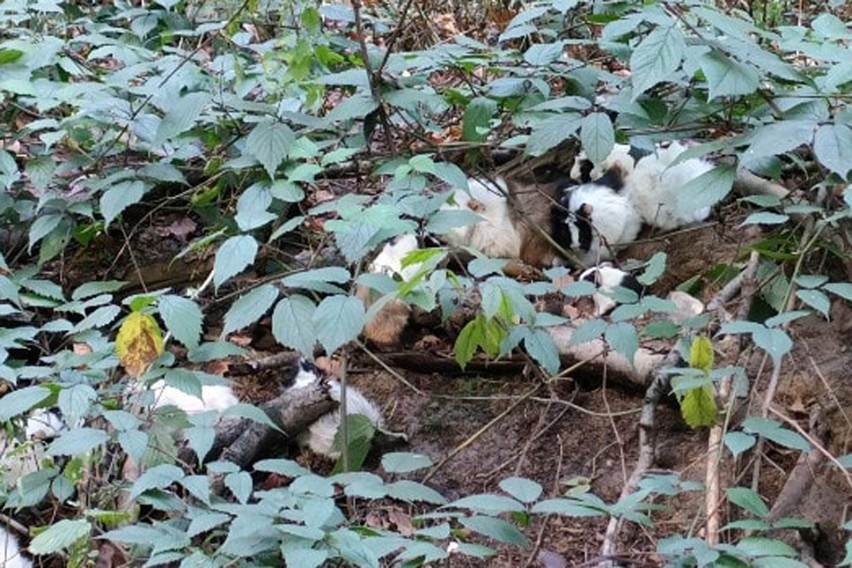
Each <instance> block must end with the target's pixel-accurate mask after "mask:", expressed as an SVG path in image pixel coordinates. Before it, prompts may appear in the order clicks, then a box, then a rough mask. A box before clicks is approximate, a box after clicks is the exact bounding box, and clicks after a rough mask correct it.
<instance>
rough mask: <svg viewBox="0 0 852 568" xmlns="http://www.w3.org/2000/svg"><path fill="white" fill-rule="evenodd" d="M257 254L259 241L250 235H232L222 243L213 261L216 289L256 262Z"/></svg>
mask: <svg viewBox="0 0 852 568" xmlns="http://www.w3.org/2000/svg"><path fill="white" fill-rule="evenodd" d="M256 255H257V241H256V240H254V237H250V236H249V235H239V236H235V237H231V238H229V239H228V240H227V241H225V242H224V243H222V246H220V247H219V250H218V251H216V260H215V262H214V263H213V284H214V285H215V286H216V289H218V288H219V286H221V285H222V284H223V283H224V282H225V281H226V280H227V279H229V278H231V277H232V276H235V275H237V274H239V273H240V272H242V271H243V270H244V269H245V268H246V267H247V266H248V265H250V264H251V263H252V262H254V259H255V256H256Z"/></svg>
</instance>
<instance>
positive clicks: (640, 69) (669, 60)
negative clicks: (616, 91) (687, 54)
mask: <svg viewBox="0 0 852 568" xmlns="http://www.w3.org/2000/svg"><path fill="white" fill-rule="evenodd" d="M685 47H686V46H685V44H684V40H683V33H682V32H681V30H680V28H679V27H678V26H674V25H673V26H668V27H663V26H659V27H657V28H656V29H655V30H654V31H652V32H651V33H650V34H648V35H647V36H646V37H645V39H644V40H642V43H640V44H639V45H638V46H637V47H636V49H635V50H633V54H632V55H631V56H630V69H631V71H632V79H633V99H634V100H635V99H636V98H637V97H638V96H639V95H641V94H642V93H644V92H645V91H647V90H648V89H650V88H651V87H653V86H654V85H656V84H657V83H659V82H661V81H666V80H668V79H669V78H670V77H671V75H672V74H674V72H675V71H677V69H678V68H679V67H680V63H681V60H682V59H683V53H684V50H685Z"/></svg>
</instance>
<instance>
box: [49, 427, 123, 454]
mask: <svg viewBox="0 0 852 568" xmlns="http://www.w3.org/2000/svg"><path fill="white" fill-rule="evenodd" d="M108 439H109V436H108V435H107V433H106V432H104V431H103V430H97V429H95V428H75V429H73V430H69V431H67V432H65V433H63V434H62V436H60V437H59V438H58V439H56V440H54V441H53V442H52V443H51V444H50V446H48V448H47V454H48V455H51V456H76V455H80V454H84V453H86V452H88V451H89V450H91V449H93V448H95V447H97V446H100V445H101V444H105V443H106V441H107V440H108Z"/></svg>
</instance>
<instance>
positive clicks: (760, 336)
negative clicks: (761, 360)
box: [751, 328, 793, 365]
mask: <svg viewBox="0 0 852 568" xmlns="http://www.w3.org/2000/svg"><path fill="white" fill-rule="evenodd" d="M751 337H752V339H753V340H754V343H755V344H756V345H757V346H758V347H760V348H761V349H763V350H765V351H766V352H767V353H769V355H770V356H771V357H772V360H773V362H774V363H775V365H780V364H781V357H783V356H784V355H785V354H787V353H789V352H790V350H791V349H792V348H793V340H792V339H790V336H789V335H787V332H785V331H784V330H781V329H766V328H761V329H758V330H755V332H754V333H752V334H751Z"/></svg>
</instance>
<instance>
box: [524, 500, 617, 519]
mask: <svg viewBox="0 0 852 568" xmlns="http://www.w3.org/2000/svg"><path fill="white" fill-rule="evenodd" d="M532 512H533V513H536V514H550V513H556V514H558V515H565V516H566V517H600V516H602V515H603V514H604V513H603V511H599V510H597V509H594V508H592V507H589V506H587V505H586V504H585V503H583V502H582V501H578V500H576V499H546V500H544V501H539V502H538V503H536V504H535V505H534V506H533V508H532Z"/></svg>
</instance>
